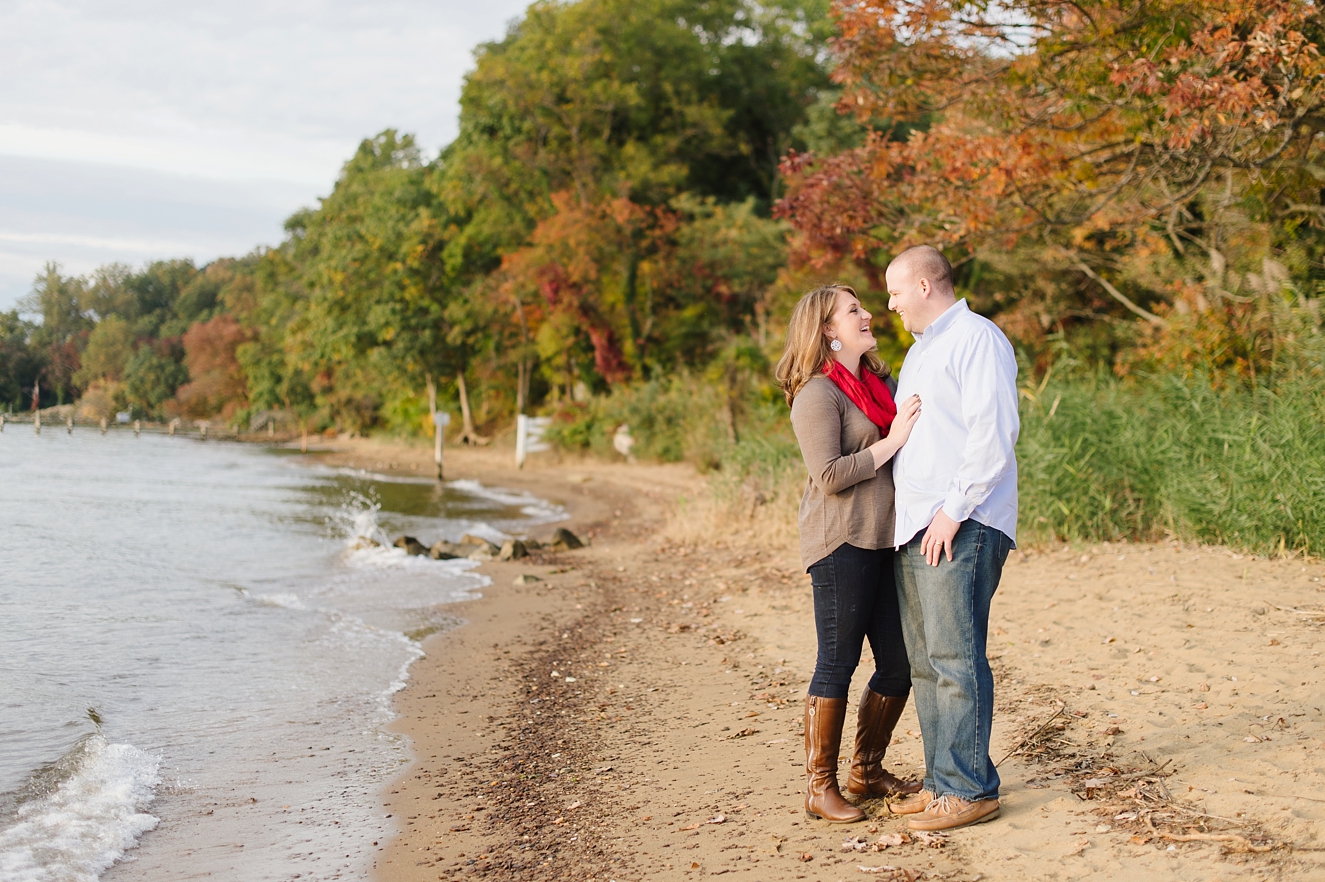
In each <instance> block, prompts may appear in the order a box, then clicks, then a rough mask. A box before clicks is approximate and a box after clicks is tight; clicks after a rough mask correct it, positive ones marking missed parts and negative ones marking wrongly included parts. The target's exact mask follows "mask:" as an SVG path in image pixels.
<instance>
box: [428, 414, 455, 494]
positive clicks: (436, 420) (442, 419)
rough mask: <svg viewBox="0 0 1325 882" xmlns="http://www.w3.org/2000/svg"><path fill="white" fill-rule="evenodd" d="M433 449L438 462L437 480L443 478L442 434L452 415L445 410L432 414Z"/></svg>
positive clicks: (433, 455) (435, 459)
mask: <svg viewBox="0 0 1325 882" xmlns="http://www.w3.org/2000/svg"><path fill="white" fill-rule="evenodd" d="M432 425H433V431H432V434H433V442H434V443H433V449H432V458H433V461H434V462H436V463H437V480H439V481H440V480H442V435H443V433H444V432H445V431H446V427H447V426H449V425H451V415H450V414H449V413H447V412H446V411H444V410H435V411H433V414H432Z"/></svg>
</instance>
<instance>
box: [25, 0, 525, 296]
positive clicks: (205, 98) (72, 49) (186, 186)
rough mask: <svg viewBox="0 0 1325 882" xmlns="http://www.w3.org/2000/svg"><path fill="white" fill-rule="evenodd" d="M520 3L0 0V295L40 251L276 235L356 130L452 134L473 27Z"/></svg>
mask: <svg viewBox="0 0 1325 882" xmlns="http://www.w3.org/2000/svg"><path fill="white" fill-rule="evenodd" d="M527 4H528V0H484V2H479V3H475V2H472V0H471V2H464V0H431V2H427V0H376V2H349V0H287V2H282V0H265V2H257V0H227V2H217V0H191V2H189V3H180V2H179V0H170V2H164V0H53V2H52V0H3V2H0V83H3V85H2V86H0V310H8V309H11V308H13V307H14V305H15V304H16V302H17V301H18V300H19V298H21V297H23V296H24V295H26V294H27V293H28V292H29V291H30V290H31V287H32V280H33V278H34V277H35V276H36V274H37V273H38V272H39V271H40V270H41V268H42V267H43V266H44V265H45V264H46V263H47V262H48V261H56V262H58V263H59V264H61V266H62V268H63V271H64V272H65V273H66V274H74V275H82V274H85V273H88V272H90V271H91V270H93V269H94V268H96V267H97V266H100V265H102V264H106V263H112V262H119V263H127V264H130V265H132V266H141V265H142V264H144V263H145V262H147V261H149V260H155V259H161V258H168V257H191V258H193V260H194V261H195V262H197V263H199V264H202V263H205V262H207V261H209V260H212V259H214V258H216V257H220V256H223V255H241V254H246V253H248V252H249V251H252V250H253V249H254V248H255V247H257V246H259V245H274V244H276V243H277V242H279V241H280V239H281V236H282V227H281V225H282V223H283V222H284V220H285V218H286V217H288V216H289V215H290V214H291V213H293V212H294V211H295V210H296V209H298V208H300V207H303V206H311V205H315V204H316V202H317V199H318V197H320V196H325V195H326V194H327V193H329V192H330V190H331V187H332V185H333V184H334V182H335V180H336V176H337V174H338V173H339V170H340V167H341V164H342V163H344V162H345V160H347V159H348V158H349V157H350V156H351V155H352V154H353V152H354V150H355V148H356V146H357V145H358V143H359V141H361V140H362V139H363V138H365V137H371V136H372V135H375V134H377V133H378V132H380V131H382V130H383V129H386V128H395V129H397V130H399V131H401V132H409V133H412V134H414V135H415V136H416V137H417V138H418V142H419V144H420V146H421V147H422V148H423V149H424V151H425V152H426V153H428V154H430V155H435V153H436V151H437V150H438V149H439V148H441V147H442V146H443V145H445V144H446V143H448V142H449V141H450V140H451V139H452V138H454V137H455V134H456V125H457V115H458V113H459V99H460V89H461V86H462V84H463V79H464V75H465V73H466V72H468V71H469V70H470V69H471V68H472V66H473V50H474V47H475V46H477V45H478V44H479V43H482V42H484V41H488V40H495V39H500V38H501V37H502V35H504V34H505V32H506V29H507V26H508V25H509V23H510V22H511V21H512V20H514V19H516V18H517V17H518V16H520V14H521V13H522V12H523V11H524V8H525V7H526V5H527Z"/></svg>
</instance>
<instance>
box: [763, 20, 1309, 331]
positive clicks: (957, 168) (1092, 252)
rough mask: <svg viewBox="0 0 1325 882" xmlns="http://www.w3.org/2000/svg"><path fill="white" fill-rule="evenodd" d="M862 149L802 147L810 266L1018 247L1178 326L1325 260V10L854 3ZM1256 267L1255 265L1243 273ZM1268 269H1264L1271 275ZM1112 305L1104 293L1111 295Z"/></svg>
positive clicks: (802, 228)
mask: <svg viewBox="0 0 1325 882" xmlns="http://www.w3.org/2000/svg"><path fill="white" fill-rule="evenodd" d="M835 13H836V16H837V36H836V38H835V39H834V41H833V43H832V51H833V53H834V55H835V60H836V62H837V67H836V69H835V72H834V75H833V76H834V79H835V81H836V82H837V83H838V84H839V85H840V86H841V88H842V92H841V97H840V100H839V102H838V109H839V111H840V112H842V113H847V114H852V115H854V116H855V118H856V119H857V120H858V121H859V122H860V123H862V124H863V125H864V126H866V127H867V129H868V130H869V131H868V137H867V138H866V139H865V142H864V144H863V145H862V146H860V147H858V148H854V149H850V150H845V151H842V152H839V153H837V154H835V155H828V156H816V155H807V154H797V153H791V154H790V155H788V157H787V158H786V159H785V161H784V164H783V168H784V172H785V173H786V174H787V176H788V178H789V180H790V187H789V193H788V196H787V197H786V198H785V199H784V200H783V201H782V203H781V204H780V206H779V212H780V214H781V215H782V216H784V217H786V218H788V219H789V220H790V221H791V222H792V223H793V225H794V226H795V227H796V229H797V231H798V234H799V235H798V249H799V254H800V256H801V257H802V258H803V259H808V260H811V261H814V262H817V263H820V264H831V263H833V262H835V261H840V260H843V259H847V260H853V261H855V262H857V263H858V264H860V265H861V266H862V267H864V268H865V269H866V270H867V271H868V272H870V273H872V274H873V275H874V277H875V279H876V280H877V279H878V276H879V273H880V270H881V267H882V265H884V264H885V263H886V258H887V257H888V256H889V255H890V254H892V253H894V252H895V251H896V250H897V249H899V248H901V247H904V246H907V245H910V244H914V243H918V242H928V243H933V244H936V245H939V246H940V247H944V248H946V249H948V250H949V253H950V254H951V255H952V256H954V257H957V258H959V259H960V258H966V257H971V256H974V257H976V258H979V259H981V260H986V261H994V262H997V261H998V259H999V256H1000V255H1004V256H1006V255H1008V254H1013V253H1020V254H1022V255H1023V256H1025V257H1029V258H1030V259H1029V260H1027V261H1025V262H1024V263H1023V271H1022V281H1021V284H1022V287H1023V288H1026V289H1029V288H1031V287H1033V286H1032V285H1030V284H1028V283H1027V282H1026V276H1027V275H1031V274H1035V275H1039V276H1041V277H1043V276H1044V275H1045V274H1047V273H1057V274H1058V275H1059V278H1060V280H1061V284H1062V285H1064V286H1066V287H1069V288H1071V287H1075V288H1076V289H1078V290H1087V289H1089V290H1091V291H1092V292H1097V293H1099V294H1100V295H1107V297H1108V298H1109V299H1111V300H1112V302H1113V308H1114V309H1116V310H1122V309H1126V310H1128V311H1130V312H1131V313H1133V314H1135V315H1137V316H1140V317H1141V318H1143V319H1145V320H1146V321H1147V322H1148V323H1151V324H1153V325H1156V326H1163V325H1165V324H1166V323H1167V316H1168V315H1169V314H1170V310H1171V309H1172V308H1173V307H1177V308H1178V309H1179V310H1183V309H1186V308H1187V307H1188V306H1195V307H1196V308H1197V309H1198V310H1206V309H1209V308H1211V307H1212V306H1213V305H1218V304H1220V303H1222V302H1227V301H1236V300H1237V299H1238V298H1239V297H1244V296H1245V295H1246V294H1247V293H1249V292H1251V293H1256V292H1258V291H1260V290H1263V289H1266V288H1267V286H1268V282H1267V276H1269V275H1272V272H1262V271H1261V270H1262V267H1261V262H1262V261H1263V260H1264V259H1265V258H1269V257H1273V258H1275V259H1276V260H1277V259H1283V260H1287V261H1289V262H1291V263H1293V264H1294V266H1295V268H1296V269H1298V270H1300V271H1303V272H1304V273H1310V272H1312V271H1313V270H1314V269H1315V268H1317V267H1319V261H1318V258H1317V255H1318V253H1319V252H1320V250H1321V241H1320V238H1319V236H1318V234H1317V225H1318V224H1319V222H1320V220H1321V216H1322V214H1325V208H1322V203H1323V202H1325V199H1322V190H1321V189H1320V188H1321V182H1322V180H1325V167H1322V164H1321V162H1320V159H1321V157H1320V154H1321V151H1322V146H1323V145H1325V140H1323V139H1322V137H1321V133H1322V132H1325V63H1323V62H1322V59H1321V55H1320V51H1319V43H1320V38H1321V34H1322V21H1321V18H1320V14H1319V9H1318V7H1317V5H1316V4H1314V3H1309V2H1304V0H1262V2H1256V3H1247V2H1240V0H1079V2H1063V0H1012V2H987V0H977V2H958V0H915V2H907V0H854V2H853V0H841V2H839V3H838V4H837V5H836V6H835ZM1239 268H1240V269H1241V270H1242V271H1241V272H1237V271H1235V270H1237V269H1239ZM1267 268H1268V267H1267ZM1105 302H1106V303H1107V302H1108V301H1107V300H1106V301H1105Z"/></svg>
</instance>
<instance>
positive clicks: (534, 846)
mask: <svg viewBox="0 0 1325 882" xmlns="http://www.w3.org/2000/svg"><path fill="white" fill-rule="evenodd" d="M326 456H329V457H331V458H333V459H334V460H335V461H336V462H339V463H342V464H346V465H358V466H362V467H365V468H374V467H376V468H394V469H396V470H399V471H402V472H409V473H418V472H419V470H421V469H426V468H430V461H429V457H428V451H427V450H424V449H415V448H410V447H406V446H393V445H383V444H377V443H374V442H360V443H352V444H350V445H337V450H336V452H334V453H330V454H326ZM447 457H448V459H447V466H448V478H462V477H463V478H470V477H473V478H479V479H480V480H483V481H484V482H486V483H490V484H494V485H499V486H507V487H514V488H518V489H523V490H528V491H530V492H533V493H536V494H538V495H540V496H542V497H544V498H547V499H550V500H552V501H554V502H557V503H561V504H563V505H565V506H566V507H567V509H568V511H569V512H570V513H571V515H572V520H571V521H570V522H569V524H568V525H569V526H570V527H571V528H572V529H573V530H575V531H576V532H577V533H579V534H581V535H587V536H590V537H591V539H592V544H591V546H590V547H589V548H585V549H581V550H577V551H573V552H563V553H559V554H551V553H540V554H539V555H537V556H533V557H531V558H527V559H525V560H523V561H520V562H508V563H493V564H488V565H485V567H484V569H483V571H484V572H486V573H488V574H489V575H490V576H491V577H492V579H493V584H492V586H491V587H490V588H488V589H486V590H485V591H484V596H483V597H482V598H481V599H479V600H475V601H471V602H468V603H466V604H464V605H463V606H462V607H460V608H458V609H454V608H453V611H454V612H455V614H456V615H458V616H459V617H460V618H461V619H463V620H464V624H463V625H462V626H461V627H459V628H458V629H456V630H453V631H449V632H447V633H442V634H437V635H434V636H432V637H430V638H428V639H427V641H426V642H425V644H424V649H425V651H426V653H427V655H426V657H425V658H423V659H421V660H419V661H418V662H416V663H415V664H414V666H413V668H412V671H411V679H410V683H409V685H408V687H407V688H406V689H405V690H403V691H402V692H401V693H399V694H398V695H397V696H396V709H397V711H398V713H399V714H400V717H399V719H398V720H397V721H396V723H395V724H394V728H395V729H396V730H397V731H399V732H401V733H404V734H405V735H407V736H408V737H409V739H410V741H411V743H412V747H413V753H414V756H415V761H414V763H413V764H412V765H411V766H410V767H409V768H408V770H407V771H406V773H405V774H404V775H403V776H402V777H400V778H399V779H398V780H397V781H395V782H394V783H393V784H392V785H391V787H390V788H389V790H388V792H387V793H385V794H383V798H382V803H383V812H384V813H389V814H390V815H391V816H392V818H393V820H394V821H395V822H396V823H397V825H398V829H399V834H398V835H397V837H396V838H395V839H393V840H391V841H390V842H382V843H380V844H379V846H378V847H379V849H380V851H379V853H378V857H377V861H376V872H377V877H378V878H379V879H381V880H382V882H403V880H424V879H427V880H434V879H456V878H475V879H521V880H530V879H532V880H543V879H548V880H551V879H602V880H609V879H611V880H618V882H627V880H643V879H660V880H661V879H698V878H703V877H707V876H717V875H728V874H731V875H732V876H733V877H735V878H745V879H751V880H763V879H768V880H780V879H851V878H871V877H872V878H885V879H907V880H914V879H920V878H924V879H952V880H975V879H1138V880H1149V879H1155V880H1160V879H1164V880H1170V879H1179V880H1216V879H1219V880H1232V879H1244V878H1246V879H1250V878H1256V879H1261V878H1282V879H1295V880H1297V879H1304V880H1305V879H1325V841H1323V840H1325V836H1322V834H1323V833H1325V826H1322V821H1323V820H1325V754H1322V750H1321V747H1322V728H1321V721H1322V716H1323V715H1322V709H1321V708H1322V699H1321V678H1320V665H1321V656H1320V652H1321V650H1322V648H1323V647H1325V640H1322V634H1321V630H1320V628H1321V624H1322V622H1325V612H1322V609H1325V593H1323V589H1325V583H1323V582H1322V577H1325V567H1323V566H1322V565H1321V564H1320V563H1319V562H1316V561H1309V562H1308V561H1303V560H1302V559H1300V558H1294V559H1283V560H1278V559H1271V560H1267V559H1263V558H1255V557H1251V556H1247V555H1243V554H1238V553H1235V552H1232V551H1229V550H1227V549H1223V548H1215V547H1202V546H1189V545H1181V544H1178V543H1161V544H1144V545H1143V544H1107V543H1106V544H1102V545H1086V546H1072V547H1066V546H1055V547H1052V548H1029V549H1023V550H1021V551H1016V552H1014V553H1013V555H1012V557H1011V558H1010V560H1009V565H1008V567H1007V570H1006V571H1005V574H1004V578H1003V584H1002V587H1001V588H1000V590H999V593H998V595H997V597H996V599H995V603H994V611H993V615H992V623H991V625H992V634H993V636H992V637H991V641H990V657H991V659H992V661H993V664H994V669H995V675H996V678H997V693H996V694H997V702H998V704H997V713H996V716H995V722H994V739H993V744H994V758H995V760H997V761H998V762H999V771H1000V775H1001V776H1002V779H1003V791H1002V793H1003V814H1002V817H1001V818H1000V819H998V820H996V821H994V822H992V823H989V824H984V825H980V826H977V827H974V828H968V829H964V830H958V831H954V832H952V833H951V834H950V835H948V836H946V837H936V838H934V839H932V840H931V841H927V842H926V841H920V840H918V839H915V838H913V837H911V836H909V835H907V833H906V827H905V824H904V823H903V822H902V821H900V820H898V819H896V818H894V817H892V816H890V815H888V813H887V811H886V808H885V806H884V804H883V802H882V801H877V802H869V803H866V804H865V806H864V807H865V808H866V810H867V811H868V813H869V815H870V819H869V821H867V822H865V823H861V824H855V825H845V826H833V825H828V824H824V823H821V822H818V821H810V820H807V818H806V817H805V815H804V813H803V812H802V809H801V799H802V796H801V790H802V788H803V786H804V780H805V779H804V771H803V749H802V743H801V729H800V711H801V699H802V697H803V695H804V691H805V686H806V684H807V682H808V679H809V675H810V673H811V668H812V664H813V655H814V629H813V625H812V610H811V605H810V594H809V582H808V578H807V577H806V576H805V575H804V574H803V573H802V572H801V571H800V567H799V566H798V564H797V560H796V556H795V552H794V549H793V547H791V545H790V544H789V543H786V542H783V541H780V540H779V541H777V542H767V541H762V539H761V531H760V529H759V526H760V525H759V524H758V523H757V522H730V523H726V524H710V523H699V522H694V521H693V520H692V521H691V522H687V518H688V517H690V518H692V519H693V518H697V517H699V515H698V514H695V510H696V507H695V506H694V505H693V503H694V501H695V500H696V499H699V498H702V497H703V494H704V488H703V481H702V478H700V477H699V476H697V475H695V474H694V473H693V472H692V471H690V470H689V469H687V468H685V467H681V466H647V465H625V464H602V463H595V462H573V463H570V462H567V463H557V462H554V461H552V460H550V459H549V460H547V461H542V462H539V461H535V462H533V463H531V465H530V466H529V467H527V468H526V469H525V470H524V471H522V472H516V471H515V470H514V469H513V468H512V467H511V466H510V465H509V451H506V450H501V449H492V448H489V449H481V450H477V451H470V450H461V451H454V452H453V451H450V450H448V452H447ZM688 513H689V514H688ZM738 520H739V519H738ZM697 535H702V536H703V539H702V541H700V540H697V539H695V538H694V537H695V536H697ZM518 576H534V577H536V578H537V579H538V580H539V581H529V582H528V584H518V585H517V584H514V583H515V580H516V578H517V577H518ZM522 581H524V580H522ZM857 679H858V682H857V683H856V684H854V685H853V695H854V694H858V692H859V689H860V688H861V686H863V683H864V680H865V676H864V672H863V671H862V672H858V677H857ZM853 703H854V702H853ZM853 718H854V713H853V714H852V715H851V716H850V717H849V719H848V723H849V725H854V723H852V722H851V720H852V719H853ZM921 756H922V754H921V741H920V737H919V727H918V725H917V723H916V720H915V716H914V714H913V713H912V712H911V710H910V709H908V711H907V713H906V715H905V716H904V717H903V718H902V722H901V724H900V725H899V729H898V737H897V738H896V739H895V741H894V745H893V747H892V749H891V750H890V753H889V763H890V765H891V767H892V769H893V770H894V771H895V772H898V773H907V774H918V773H919V772H920V771H921V768H920V767H921V762H922V761H921ZM844 768H845V767H844Z"/></svg>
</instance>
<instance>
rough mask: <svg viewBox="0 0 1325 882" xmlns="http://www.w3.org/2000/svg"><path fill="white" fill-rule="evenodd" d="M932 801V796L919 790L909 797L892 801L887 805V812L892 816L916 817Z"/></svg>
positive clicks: (926, 791)
mask: <svg viewBox="0 0 1325 882" xmlns="http://www.w3.org/2000/svg"><path fill="white" fill-rule="evenodd" d="M933 801H934V794H932V793H930V792H929V791H928V790H921V791H920V792H919V793H912V794H911V795H910V796H903V797H902V798H901V799H894V800H893V801H892V802H890V803H888V811H890V812H892V813H893V814H894V815H916V814H919V813H920V812H923V811H924V810H925V809H927V808H929V804H930V803H931V802H933Z"/></svg>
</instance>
